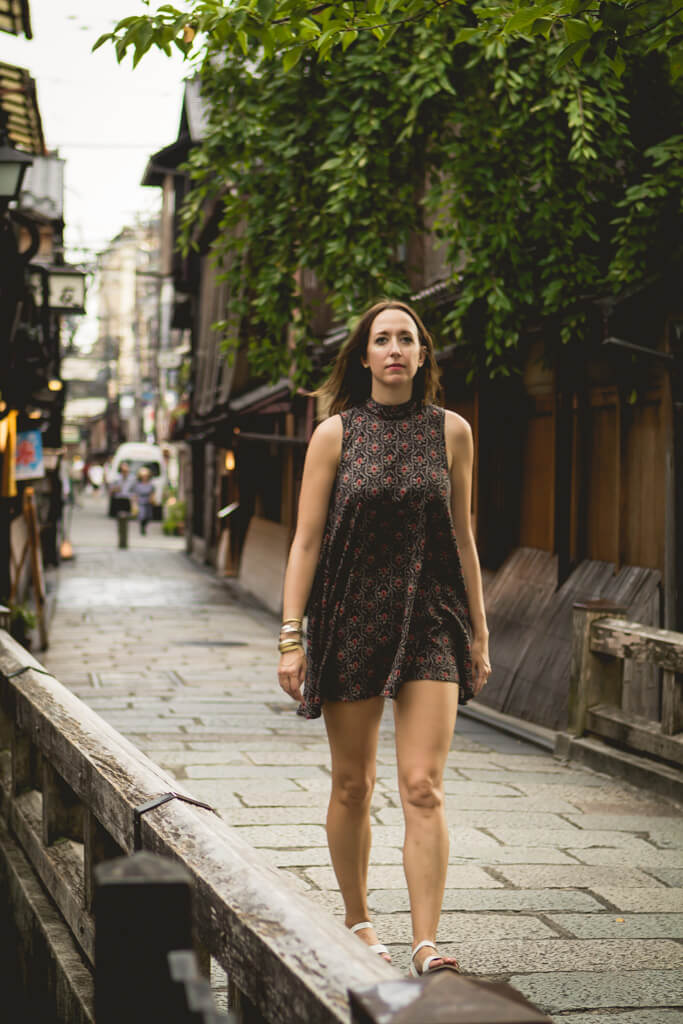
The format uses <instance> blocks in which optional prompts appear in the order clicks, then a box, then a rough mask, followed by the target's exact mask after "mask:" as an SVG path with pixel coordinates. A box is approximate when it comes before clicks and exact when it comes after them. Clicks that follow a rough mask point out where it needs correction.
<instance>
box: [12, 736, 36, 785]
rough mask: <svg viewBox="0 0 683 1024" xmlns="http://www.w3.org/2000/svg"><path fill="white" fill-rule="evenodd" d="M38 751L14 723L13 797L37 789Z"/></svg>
mask: <svg viewBox="0 0 683 1024" xmlns="http://www.w3.org/2000/svg"><path fill="white" fill-rule="evenodd" d="M38 756H39V755H38V751H37V750H36V749H35V747H34V746H33V744H32V743H31V740H30V738H29V737H28V736H27V735H26V733H25V732H24V731H23V730H22V729H20V728H19V726H18V725H17V724H16V722H12V796H18V795H19V794H20V793H24V792H25V791H26V790H27V789H37V788H38V786H37V762H38Z"/></svg>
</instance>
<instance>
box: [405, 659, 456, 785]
mask: <svg viewBox="0 0 683 1024" xmlns="http://www.w3.org/2000/svg"><path fill="white" fill-rule="evenodd" d="M458 692H459V687H458V685H457V683H445V682H440V681H436V680H433V679H413V680H411V681H410V682H407V683H404V684H403V686H402V687H401V689H400V691H399V694H398V697H397V698H396V700H395V701H394V721H395V727H396V760H397V764H398V776H399V785H400V786H401V789H402V791H403V790H404V789H405V787H406V786H407V785H410V784H412V783H413V782H415V783H418V784H421V783H423V782H424V781H426V780H431V781H432V782H433V783H435V784H436V785H440V784H441V780H442V777H443V771H444V767H445V764H446V758H447V757H448V751H449V750H450V746H451V741H452V739H453V730H454V729H455V720H456V717H457V713H458Z"/></svg>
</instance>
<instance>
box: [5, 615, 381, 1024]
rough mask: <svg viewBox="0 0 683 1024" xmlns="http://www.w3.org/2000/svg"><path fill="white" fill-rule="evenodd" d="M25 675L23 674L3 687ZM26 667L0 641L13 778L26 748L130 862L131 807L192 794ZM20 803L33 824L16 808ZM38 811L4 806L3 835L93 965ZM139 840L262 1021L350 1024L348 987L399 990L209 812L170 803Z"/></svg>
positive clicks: (34, 800) (27, 659)
mask: <svg viewBox="0 0 683 1024" xmlns="http://www.w3.org/2000/svg"><path fill="white" fill-rule="evenodd" d="M26 665H28V666H30V667H29V669H28V670H27V671H23V672H21V674H19V675H15V676H14V678H12V679H8V676H10V675H11V674H12V673H15V672H17V670H18V669H21V668H23V667H24V666H26ZM35 668H38V669H40V665H39V664H38V663H37V662H36V661H35V660H34V659H33V658H32V657H31V655H30V654H28V653H27V652H26V651H25V650H24V648H22V647H20V646H19V645H18V644H16V643H15V642H14V641H13V640H12V639H11V638H9V637H7V638H6V637H5V636H3V635H0V700H2V701H3V704H4V706H7V703H6V702H5V701H4V700H3V696H4V697H7V698H8V700H9V694H8V691H9V690H11V691H12V694H11V701H13V702H14V704H13V706H14V707H16V716H17V720H18V722H19V724H20V726H21V732H18V733H17V736H18V738H19V740H21V743H22V744H23V746H22V750H23V752H24V756H23V762H22V763H23V764H24V769H23V774H22V778H23V779H24V780H27V779H29V772H28V769H27V768H26V765H27V764H28V763H29V760H30V758H29V756H28V754H27V750H28V749H29V748H28V747H26V742H28V743H30V744H34V745H35V747H36V749H38V750H39V751H41V752H42V756H43V757H44V758H45V759H46V760H47V761H49V763H50V764H51V765H52V766H53V768H54V769H55V770H56V771H57V772H58V773H59V775H60V776H61V777H62V778H63V780H64V781H65V783H66V784H67V785H68V786H69V787H70V788H71V789H72V790H73V792H74V794H75V795H76V796H77V797H78V798H79V799H80V800H82V801H83V803H84V804H85V805H86V806H87V807H88V808H89V811H90V813H91V814H92V815H94V816H95V818H96V819H97V821H99V822H100V823H101V826H102V828H103V829H104V831H105V832H106V833H107V834H108V835H109V836H111V838H112V839H113V840H114V841H115V843H116V844H117V845H118V846H119V847H120V848H121V849H122V850H124V851H127V852H131V851H132V850H133V840H134V820H133V818H134V811H135V809H136V808H138V807H140V806H141V805H143V804H145V803H146V802H148V801H149V800H150V799H151V798H153V797H157V796H159V795H161V794H164V793H168V792H173V791H175V792H181V793H186V795H190V794H189V793H187V791H185V790H181V789H180V787H179V785H178V783H177V781H176V780H175V779H173V778H172V777H171V776H170V775H168V774H167V773H166V772H164V771H162V770H161V769H160V768H158V767H157V766H156V765H155V764H153V762H151V761H150V760H149V759H148V758H146V757H145V756H144V755H143V754H142V753H140V751H138V750H137V749H136V748H135V747H134V746H133V745H132V744H131V743H129V742H128V741H127V740H125V739H124V738H123V737H122V736H120V734H119V733H117V732H116V731H115V730H114V729H112V728H111V726H109V725H107V723H106V722H104V721H103V720H102V719H101V718H100V717H99V715H97V714H96V713H95V712H93V711H92V710H91V709H90V708H88V707H87V706H86V705H84V704H83V703H82V702H81V701H79V700H78V698H77V697H75V696H74V694H72V693H71V692H70V691H69V690H67V689H66V688H65V687H63V686H61V684H60V683H59V682H58V681H57V680H56V679H54V678H53V677H51V676H49V675H46V674H45V673H43V672H36V671H35V670H34V669H35ZM11 701H9V703H11ZM24 741H26V742H24ZM20 745H21V744H20ZM20 760H21V759H20ZM26 798H30V808H29V810H30V813H29V811H27V809H26V806H25V804H24V805H22V800H24V801H25V800H26ZM40 801H41V797H40V794H39V793H31V792H29V793H27V794H26V795H25V797H24V798H19V799H15V800H13V801H12V802H11V807H10V814H11V826H12V828H13V829H14V831H15V833H16V834H17V836H19V837H20V841H21V843H22V846H23V847H24V849H25V850H27V853H28V855H29V857H30V860H31V861H32V863H33V864H34V865H38V867H39V874H40V873H41V872H42V874H41V878H43V882H44V884H45V885H46V887H47V888H48V890H49V891H51V892H53V893H55V901H56V902H57V904H58V906H60V909H61V910H62V913H63V914H64V916H65V918H66V919H67V921H68V922H69V924H70V926H71V928H72V930H74V934H75V936H76V938H77V939H78V940H79V942H80V944H81V946H82V948H83V949H84V951H85V952H86V955H87V956H90V957H91V956H92V955H93V937H92V931H91V930H90V931H89V929H92V917H91V915H89V914H88V913H87V912H86V910H85V909H84V905H86V904H87V898H86V883H85V880H84V878H83V874H84V872H83V866H82V860H81V869H80V870H81V875H80V878H79V876H78V870H77V866H76V868H74V871H73V872H72V877H71V878H68V877H65V874H66V873H65V871H64V870H63V867H60V861H59V858H60V857H65V856H66V854H63V853H62V851H70V854H69V855H70V856H71V855H72V854H73V853H74V850H73V844H71V843H68V842H64V843H57V844H54V845H53V846H50V847H45V846H44V845H43V842H42V813H41V806H40ZM27 814H28V818H29V819H30V820H27ZM91 827H92V821H91ZM141 837H142V843H143V848H144V849H146V850H151V851H152V852H156V853H160V854H162V855H164V856H166V857H170V858H171V859H173V860H175V861H178V862H180V863H181V864H184V865H185V867H186V868H187V869H188V871H189V872H190V876H191V878H192V885H193V890H194V895H195V908H196V913H195V923H196V928H197V933H198V935H199V939H200V941H201V944H202V945H203V946H204V947H205V949H206V950H207V951H208V952H209V953H210V954H211V956H213V957H214V958H215V959H216V960H217V961H218V963H219V964H220V965H221V967H222V968H223V969H224V970H225V971H226V972H227V973H228V975H229V977H230V980H231V982H232V983H233V984H234V985H236V987H237V988H238V989H239V991H240V992H242V993H243V994H244V995H245V996H246V997H247V1000H248V1001H249V1003H251V1004H252V1005H253V1007H254V1008H255V1009H256V1010H257V1011H258V1013H259V1014H261V1015H262V1016H263V1018H264V1019H265V1020H266V1021H272V1022H275V1021H277V1022H278V1024H300V1022H301V1021H307V1022H310V1024H333V1022H334V1024H337V1022H345V1024H348V1019H349V1006H348V995H347V988H348V987H349V986H351V987H354V988H364V987H368V986H370V985H374V984H377V983H379V982H381V981H383V980H384V981H387V980H391V979H392V978H393V979H398V977H399V975H398V973H397V971H396V969H395V968H392V967H391V966H389V965H388V964H386V963H385V962H384V961H382V960H381V958H379V957H376V956H373V954H371V953H369V952H368V951H367V950H366V949H364V948H363V947H362V945H361V943H359V942H358V940H357V939H356V938H355V937H354V936H352V935H350V933H349V932H348V931H347V929H345V928H344V926H343V924H342V923H341V922H339V921H336V920H334V919H333V918H331V917H330V915H329V914H328V913H327V912H326V911H324V910H322V908H320V907H318V906H316V904H314V903H313V902H311V901H309V900H307V899H306V897H305V896H304V895H303V894H301V893H300V892H299V891H298V890H297V889H295V888H294V886H293V885H292V884H291V883H289V882H288V881H287V880H286V879H285V878H284V877H283V875H282V873H281V872H279V871H277V870H276V869H275V868H273V867H272V866H271V865H270V864H269V863H268V861H267V860H266V859H265V857H264V856H263V855H262V854H261V853H260V851H258V850H255V849H253V848H252V847H251V846H249V845H248V844H247V843H245V842H244V841H243V840H242V839H241V838H240V837H239V836H238V835H237V834H236V833H235V831H234V830H232V829H230V828H229V827H228V826H227V825H226V824H225V823H224V822H223V821H222V820H221V819H220V818H219V817H218V816H216V815H214V814H212V813H211V812H210V811H207V810H202V809H201V808H197V807H193V806H190V805H189V804H186V803H182V802H181V801H180V800H177V799H173V800H170V801H169V802H167V803H165V804H163V805H162V806H159V807H157V808H155V809H154V810H150V811H149V812H148V813H145V814H144V815H143V816H142V818H141ZM85 838H86V843H89V842H92V843H93V849H92V850H91V852H90V854H89V856H90V857H91V858H92V857H93V856H94V857H96V856H97V854H96V852H95V845H96V842H97V840H96V839H95V840H93V837H92V835H91V838H90V840H89V839H88V829H86V830H85ZM100 838H101V837H100ZM80 856H81V858H83V853H82V852H81V854H80ZM69 870H70V871H71V869H69ZM79 933H80V934H79Z"/></svg>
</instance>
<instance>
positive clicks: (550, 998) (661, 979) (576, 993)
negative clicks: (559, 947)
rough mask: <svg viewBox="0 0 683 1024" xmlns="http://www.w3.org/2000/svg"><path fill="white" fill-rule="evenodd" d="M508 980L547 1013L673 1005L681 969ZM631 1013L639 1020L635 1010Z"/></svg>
mask: <svg viewBox="0 0 683 1024" xmlns="http://www.w3.org/2000/svg"><path fill="white" fill-rule="evenodd" d="M510 982H511V984H512V985H514V986H515V988H516V989H518V990H519V991H520V992H521V993H522V995H523V996H526V998H527V999H529V1000H530V1001H531V1002H532V1003H535V1005H536V1006H538V1007H539V1009H541V1010H544V1011H545V1012H546V1013H551V1014H553V1013H556V1012H557V1011H560V1010H582V1009H586V1008H590V1009H599V1008H601V1007H603V1008H606V1007H615V1008H619V1007H622V1008H624V1009H626V1008H631V1007H639V1006H642V1007H644V1008H646V1009H647V1008H654V1007H660V1006H661V1007H672V1008H673V1007H678V1006H680V1005H682V1004H683V971H661V970H639V971H617V972H612V971H605V972H604V973H600V972H597V971H594V970H590V971H564V972H562V971H558V972H557V973H556V974H517V975H515V974H513V975H512V977H511V978H510ZM654 1012H655V1013H656V1012H657V1011H656V1010H655V1011H654ZM633 1016H634V1018H635V1020H636V1021H638V1024H640V1018H639V1016H638V1014H637V1013H636V1014H634V1015H633ZM558 1019H559V1020H562V1017H559V1018H558ZM617 1019H618V1018H617ZM655 1020H657V1018H656V1016H655ZM657 1024H659V1022H657Z"/></svg>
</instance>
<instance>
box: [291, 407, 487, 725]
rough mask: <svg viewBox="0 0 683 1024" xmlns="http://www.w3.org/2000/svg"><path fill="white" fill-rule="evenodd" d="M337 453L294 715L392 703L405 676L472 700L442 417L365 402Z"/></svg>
mask: <svg viewBox="0 0 683 1024" xmlns="http://www.w3.org/2000/svg"><path fill="white" fill-rule="evenodd" d="M341 418H342V424H343V441H342V453H341V458H340V463H339V468H338V471H337V477H336V480H335V484H334V488H333V491H332V496H331V499H330V508H329V512H328V516H327V522H326V525H325V531H324V534H323V541H322V545H321V551H320V559H319V562H318V567H317V571H316V575H315V579H314V581H313V587H312V589H311V598H310V601H309V608H308V632H307V672H306V682H305V687H304V703H303V705H302V706H301V709H300V710H301V713H302V714H303V715H305V716H306V717H307V718H318V717H319V715H320V708H321V705H322V703H323V702H324V701H325V700H332V701H338V700H341V701H354V700H364V699H367V698H369V697H376V696H385V697H392V698H395V697H396V696H397V694H398V692H399V690H400V687H401V685H402V684H403V683H404V682H407V681H408V680H410V679H436V680H442V681H444V682H454V683H459V684H460V692H459V700H460V703H462V704H464V703H466V702H467V701H468V700H469V699H470V698H471V697H472V696H473V690H472V659H471V649H470V638H471V626H470V618H469V608H468V603H467V592H466V589H465V581H464V578H463V574H462V567H461V564H460V555H459V552H458V545H457V541H456V537H455V529H454V526H453V518H452V513H451V486H450V475H449V472H448V462H447V455H446V441H445V434H444V421H445V413H444V410H443V409H441V408H439V407H438V406H433V405H427V406H423V405H421V404H420V403H418V402H417V401H415V400H412V401H410V402H405V403H403V404H401V405H381V404H380V403H378V402H375V401H374V399H372V398H370V399H368V400H367V401H366V402H365V403H364V404H363V405H361V406H354V407H352V408H350V409H345V410H344V411H343V412H342V413H341Z"/></svg>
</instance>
